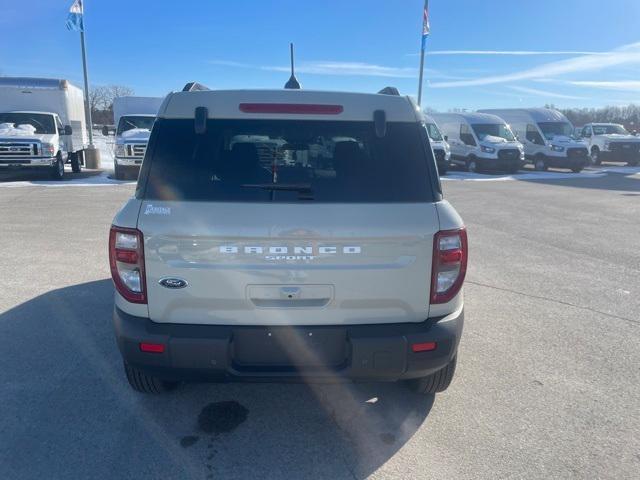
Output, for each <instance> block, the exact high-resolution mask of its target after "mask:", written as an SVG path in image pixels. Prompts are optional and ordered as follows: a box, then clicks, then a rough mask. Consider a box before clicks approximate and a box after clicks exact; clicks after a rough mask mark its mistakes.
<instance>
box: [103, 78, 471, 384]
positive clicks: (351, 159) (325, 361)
mask: <svg viewBox="0 0 640 480" xmlns="http://www.w3.org/2000/svg"><path fill="white" fill-rule="evenodd" d="M109 257H110V265H111V273H112V277H113V281H114V284H115V288H116V293H115V308H114V313H113V319H114V324H115V331H116V337H117V342H118V346H119V349H120V352H121V353H122V356H123V359H124V366H125V372H126V375H127V378H128V380H129V383H130V384H131V386H132V387H133V388H134V389H135V390H138V391H141V392H148V393H159V392H161V391H164V390H166V389H167V388H169V387H171V386H173V385H175V384H176V383H177V382H179V381H185V380H187V381H188V380H192V381H202V380H205V381H221V380H254V381H255V380H265V379H272V378H273V379H276V378H277V379H295V380H299V381H310V380H312V379H320V380H351V381H365V380H366V381H399V380H401V381H407V383H408V384H410V385H412V386H413V387H414V388H415V389H417V390H418V391H420V392H424V393H435V392H440V391H443V390H444V389H446V388H447V387H448V386H449V383H450V382H451V379H452V377H453V374H454V370H455V365H456V353H457V349H458V343H459V340H460V335H461V333H462V325H463V297H462V290H461V288H462V283H463V281H464V277H465V271H466V266H467V235H466V231H465V228H464V226H463V223H462V220H461V218H460V217H459V216H458V214H457V213H456V212H455V210H454V209H453V208H452V207H451V205H450V204H449V203H448V202H446V201H445V200H443V198H442V192H441V188H440V182H439V179H438V173H437V169H436V164H435V161H434V157H433V152H432V149H431V146H430V143H429V137H428V134H427V131H426V129H425V125H424V119H423V116H422V114H421V112H420V110H419V109H418V107H417V106H416V104H415V103H414V102H413V100H412V99H410V98H408V97H404V96H399V95H394V94H382V93H381V94H357V93H335V92H319V91H302V90H277V91H276V90H274V91H264V90H262V91H259V90H255V91H254V90H239V91H183V92H178V93H172V94H169V95H168V96H167V98H166V99H165V100H164V103H163V104H162V106H161V108H160V111H159V113H158V117H157V120H156V122H155V124H154V126H153V129H152V132H151V136H150V139H149V146H148V149H147V152H146V155H145V157H144V161H143V164H142V168H141V172H140V176H139V179H138V184H137V189H136V193H135V197H134V198H132V199H131V200H129V201H128V202H127V203H126V204H125V205H124V206H123V207H122V209H121V210H120V211H119V213H118V214H117V215H116V216H115V219H114V220H113V225H112V227H111V232H110V238H109Z"/></svg>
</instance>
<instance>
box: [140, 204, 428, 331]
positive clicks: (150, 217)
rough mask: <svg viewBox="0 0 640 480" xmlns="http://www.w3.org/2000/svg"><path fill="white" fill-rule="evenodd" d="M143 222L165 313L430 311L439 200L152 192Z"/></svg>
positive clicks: (223, 317) (329, 316)
mask: <svg viewBox="0 0 640 480" xmlns="http://www.w3.org/2000/svg"><path fill="white" fill-rule="evenodd" d="M138 228H139V229H140V230H141V231H142V232H143V234H144V251H145V263H146V265H145V266H146V280H147V291H148V302H149V315H150V317H151V320H153V321H155V322H166V323H186V324H215V325H341V324H365V323H396V322H420V321H424V320H425V319H426V318H427V317H428V314H429V289H430V275H431V261H432V242H433V235H434V233H435V232H436V231H437V230H438V217H437V213H436V209H435V206H434V205H433V204H432V203H415V204H268V203H264V204H255V203H215V202H162V201H145V202H143V205H142V208H141V210H140V216H139V219H138ZM163 280H164V281H163ZM173 280H179V281H178V282H175V281H173ZM180 280H182V281H183V282H180ZM176 287H181V288H176Z"/></svg>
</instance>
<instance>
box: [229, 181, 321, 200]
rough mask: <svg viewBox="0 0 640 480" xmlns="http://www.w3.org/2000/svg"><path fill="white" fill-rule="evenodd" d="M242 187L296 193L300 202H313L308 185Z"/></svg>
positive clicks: (269, 184) (275, 184)
mask: <svg viewBox="0 0 640 480" xmlns="http://www.w3.org/2000/svg"><path fill="white" fill-rule="evenodd" d="M242 187H243V188H260V189H262V190H270V191H272V192H276V191H279V192H298V193H299V194H300V196H299V197H298V198H299V199H300V200H313V191H312V190H311V185H310V184H308V183H245V184H243V185H242ZM272 200H273V199H272Z"/></svg>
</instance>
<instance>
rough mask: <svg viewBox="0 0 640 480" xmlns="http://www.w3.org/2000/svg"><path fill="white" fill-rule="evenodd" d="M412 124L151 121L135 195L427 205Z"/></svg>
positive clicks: (423, 160) (418, 139)
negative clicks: (198, 129)
mask: <svg viewBox="0 0 640 480" xmlns="http://www.w3.org/2000/svg"><path fill="white" fill-rule="evenodd" d="M421 130H422V127H421V126H420V125H419V124H417V123H391V122H389V123H387V130H386V134H385V136H384V137H382V138H378V137H377V136H376V134H375V130H374V125H373V122H331V121H289V120H209V121H208V122H207V132H206V133H205V134H204V135H196V133H195V131H194V121H193V120H166V119H162V120H158V121H157V122H156V124H155V126H154V129H153V134H152V140H151V143H152V146H151V147H150V151H151V155H148V157H147V159H145V163H146V165H144V166H143V168H142V173H141V175H140V180H139V190H138V196H139V197H143V198H146V199H154V200H186V201H220V202H382V203H384V202H430V201H433V198H434V193H433V190H432V187H431V179H430V174H429V172H430V168H429V164H428V162H433V159H432V158H430V157H431V150H430V149H429V148H425V147H426V145H425V142H426V141H427V140H426V135H423V134H421V133H420V132H421Z"/></svg>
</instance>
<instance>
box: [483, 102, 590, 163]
mask: <svg viewBox="0 0 640 480" xmlns="http://www.w3.org/2000/svg"><path fill="white" fill-rule="evenodd" d="M479 112H484V113H491V114H493V115H498V116H499V117H500V118H502V119H503V120H504V121H505V122H507V123H508V124H509V125H510V126H511V129H512V130H513V131H514V132H515V134H516V135H517V136H518V139H519V140H520V141H521V142H522V144H523V145H524V153H525V157H526V159H527V161H529V162H530V163H532V164H533V166H534V168H535V169H536V170H541V171H542V170H546V169H547V168H549V167H559V168H568V169H570V170H571V171H573V172H575V173H578V172H580V171H581V170H582V169H583V168H584V167H585V166H586V165H587V164H588V163H589V155H588V153H589V152H588V150H587V146H586V144H585V143H584V142H581V141H578V140H576V139H575V138H574V135H575V128H574V126H573V125H571V122H570V121H569V120H568V119H567V117H565V116H564V115H563V114H562V113H560V112H558V111H557V110H551V109H549V108H505V109H491V110H479Z"/></svg>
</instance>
